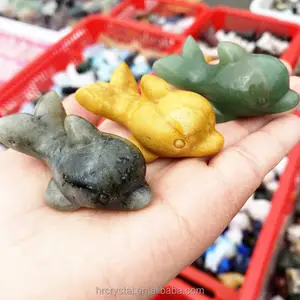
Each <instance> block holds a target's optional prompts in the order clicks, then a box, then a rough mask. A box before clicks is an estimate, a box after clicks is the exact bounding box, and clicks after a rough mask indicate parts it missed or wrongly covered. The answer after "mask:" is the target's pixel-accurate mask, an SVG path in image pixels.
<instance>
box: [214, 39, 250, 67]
mask: <svg viewBox="0 0 300 300" xmlns="http://www.w3.org/2000/svg"><path fill="white" fill-rule="evenodd" d="M218 54H219V58H220V63H221V64H229V63H233V62H236V61H238V60H239V59H241V58H242V57H243V56H245V55H247V54H248V52H247V51H246V50H245V49H244V48H242V47H241V46H239V45H237V44H235V43H232V42H221V43H220V44H219V46H218Z"/></svg>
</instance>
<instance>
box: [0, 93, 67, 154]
mask: <svg viewBox="0 0 300 300" xmlns="http://www.w3.org/2000/svg"><path fill="white" fill-rule="evenodd" d="M65 117H66V112H65V110H64V108H63V105H62V103H61V99H60V97H59V96H58V94H57V93H56V92H54V91H51V92H49V93H47V94H46V95H45V96H44V97H42V98H41V99H40V100H39V102H38V104H37V106H36V108H35V112H34V114H33V115H31V114H25V113H21V114H14V115H9V116H5V117H3V118H1V119H0V143H2V144H4V145H5V146H6V147H8V148H11V149H14V150H16V151H19V152H22V153H24V154H27V155H30V156H33V157H36V158H40V159H42V158H46V157H47V156H48V154H49V153H50V152H51V150H52V149H53V147H56V146H57V143H59V141H58V139H57V137H58V136H61V135H63V134H65V131H64V119H65Z"/></svg>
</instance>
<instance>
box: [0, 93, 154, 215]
mask: <svg viewBox="0 0 300 300" xmlns="http://www.w3.org/2000/svg"><path fill="white" fill-rule="evenodd" d="M0 143H3V144H4V145H5V146H7V147H8V148H11V149H14V150H16V151H19V152H22V153H24V154H27V155H30V156H33V157H35V158H38V159H40V160H43V161H44V162H46V164H47V165H48V166H49V168H50V169H51V171H52V174H53V178H52V180H51V181H50V183H49V185H48V187H47V190H46V193H45V201H46V203H47V205H48V206H50V207H52V208H54V209H56V210H60V211H73V210H76V209H79V208H80V207H86V208H102V209H110V210H136V209H141V208H144V207H146V206H147V205H148V204H150V202H151V198H152V197H151V190H150V187H149V185H148V184H147V183H146V181H145V173H146V163H145V159H144V157H143V155H142V153H141V152H140V150H139V149H138V148H137V147H136V146H135V145H134V144H132V143H131V142H130V141H128V140H126V139H123V138H121V137H118V136H116V135H112V134H107V133H102V132H100V131H99V130H98V129H97V128H96V127H94V126H93V125H92V124H90V123H89V122H88V121H86V120H85V119H83V118H81V117H78V116H75V115H69V116H67V115H66V112H65V110H64V108H63V105H62V102H61V99H60V97H59V96H58V94H57V93H56V92H54V91H52V92H49V93H48V94H46V95H45V96H44V97H43V98H41V99H40V100H39V102H38V104H37V106H36V109H35V112H34V114H33V115H31V114H25V113H23V114H14V115H9V116H6V117H3V118H1V119H0Z"/></svg>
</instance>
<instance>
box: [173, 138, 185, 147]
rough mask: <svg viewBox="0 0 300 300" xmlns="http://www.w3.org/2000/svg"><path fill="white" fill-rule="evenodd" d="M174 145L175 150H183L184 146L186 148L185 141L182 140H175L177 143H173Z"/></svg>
mask: <svg viewBox="0 0 300 300" xmlns="http://www.w3.org/2000/svg"><path fill="white" fill-rule="evenodd" d="M173 144H174V147H175V148H177V149H182V148H184V146H185V141H184V140H182V139H179V140H175V141H174V142H173Z"/></svg>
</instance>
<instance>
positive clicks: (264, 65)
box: [153, 37, 299, 123]
mask: <svg viewBox="0 0 300 300" xmlns="http://www.w3.org/2000/svg"><path fill="white" fill-rule="evenodd" d="M218 55H219V60H220V62H219V63H218V64H217V65H210V64H208V63H206V61H205V57H204V55H203V53H202V51H201V49H200V48H199V45H198V44H197V42H196V41H195V40H194V39H193V38H192V37H188V38H187V39H186V41H185V44H184V46H183V49H182V53H181V55H176V54H174V55H169V56H166V57H164V58H161V59H159V60H157V61H156V62H155V63H154V65H153V71H154V73H156V74H157V75H158V76H159V77H161V78H163V79H164V80H166V81H167V82H169V83H170V84H172V85H173V86H175V87H177V88H182V89H186V90H189V91H192V92H196V93H198V94H201V95H202V96H204V97H205V98H207V99H208V100H209V101H210V102H211V104H212V105H213V106H214V110H215V113H216V120H217V123H222V122H227V121H230V120H234V119H236V118H238V117H252V116H259V115H265V114H275V113H280V112H284V111H288V110H291V109H293V108H294V107H296V106H297V104H298V103H299V95H298V94H297V93H296V92H294V91H292V90H291V89H290V87H289V73H288V70H287V68H286V66H285V65H284V64H283V63H282V62H281V61H280V60H279V59H277V58H275V57H273V56H271V55H265V54H251V53H248V52H246V50H244V49H243V48H242V47H240V46H239V45H237V44H235V43H231V42H221V43H220V44H219V45H218Z"/></svg>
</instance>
